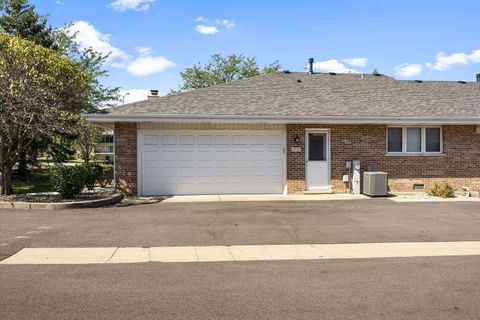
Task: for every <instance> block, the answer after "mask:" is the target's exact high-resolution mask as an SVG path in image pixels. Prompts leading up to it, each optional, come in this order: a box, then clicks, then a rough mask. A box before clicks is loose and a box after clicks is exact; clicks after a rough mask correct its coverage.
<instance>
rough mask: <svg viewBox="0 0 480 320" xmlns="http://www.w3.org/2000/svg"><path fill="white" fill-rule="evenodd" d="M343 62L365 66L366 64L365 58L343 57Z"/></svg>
mask: <svg viewBox="0 0 480 320" xmlns="http://www.w3.org/2000/svg"><path fill="white" fill-rule="evenodd" d="M342 61H343V62H346V63H348V64H349V65H351V66H355V67H365V66H366V65H367V61H368V59H367V58H348V59H343V60H342Z"/></svg>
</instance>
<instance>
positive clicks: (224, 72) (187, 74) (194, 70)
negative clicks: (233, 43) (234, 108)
mask: <svg viewBox="0 0 480 320" xmlns="http://www.w3.org/2000/svg"><path fill="white" fill-rule="evenodd" d="M279 70H280V63H279V62H278V61H274V62H272V63H271V64H269V65H267V66H265V67H263V68H260V67H259V66H258V63H257V61H256V59H255V58H250V57H247V56H244V55H242V54H240V55H236V54H232V55H229V56H226V57H224V56H222V55H221V54H214V55H212V56H211V57H210V61H209V62H208V63H207V64H205V65H202V64H200V63H198V64H195V65H193V66H192V67H189V68H187V69H185V70H184V71H182V72H180V76H181V77H182V80H183V84H182V85H181V86H180V87H179V88H178V89H177V90H171V91H170V94H175V93H178V92H184V91H191V90H195V89H200V88H206V87H210V86H213V85H216V84H220V83H226V82H231V81H234V80H241V79H245V78H250V77H255V76H258V75H261V74H266V73H271V72H277V71H279Z"/></svg>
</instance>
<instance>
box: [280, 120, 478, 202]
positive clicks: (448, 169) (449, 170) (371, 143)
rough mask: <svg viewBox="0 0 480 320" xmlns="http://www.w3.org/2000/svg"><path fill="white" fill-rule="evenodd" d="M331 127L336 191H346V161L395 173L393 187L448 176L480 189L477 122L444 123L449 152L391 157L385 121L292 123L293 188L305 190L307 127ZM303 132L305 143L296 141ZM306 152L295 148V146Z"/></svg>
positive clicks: (289, 156)
mask: <svg viewBox="0 0 480 320" xmlns="http://www.w3.org/2000/svg"><path fill="white" fill-rule="evenodd" d="M306 128H325V129H330V139H331V158H330V161H331V184H332V189H333V192H336V193H341V192H344V184H343V182H342V175H343V174H344V171H345V162H346V161H348V160H353V159H355V160H360V161H361V167H362V171H363V170H364V169H366V168H367V167H371V169H372V170H374V171H386V172H388V174H389V188H390V191H412V190H413V184H414V183H423V184H425V186H426V187H429V186H431V185H432V184H434V183H436V182H442V181H447V182H449V183H451V184H452V185H453V186H454V187H455V188H456V189H457V190H461V188H462V187H463V186H468V187H470V189H471V190H480V134H478V133H476V132H475V126H443V151H444V154H443V155H440V156H387V155H386V152H385V150H386V126H384V125H297V124H295V125H287V181H288V192H289V193H292V194H298V193H303V191H304V190H305V153H304V152H305V129H306ZM296 135H298V136H299V138H300V142H299V143H298V145H296V144H294V142H293V139H294V137H295V136H296ZM293 146H297V147H301V150H302V152H299V153H292V152H291V147H293Z"/></svg>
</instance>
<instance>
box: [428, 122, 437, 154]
mask: <svg viewBox="0 0 480 320" xmlns="http://www.w3.org/2000/svg"><path fill="white" fill-rule="evenodd" d="M425 132H426V133H425V134H426V141H425V142H426V143H425V151H426V152H440V128H426V129H425Z"/></svg>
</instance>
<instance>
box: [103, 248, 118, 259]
mask: <svg viewBox="0 0 480 320" xmlns="http://www.w3.org/2000/svg"><path fill="white" fill-rule="evenodd" d="M118 249H119V247H116V248H115V251H113V253H112V255H111V256H110V258H108V260H107V261H105V263H108V261H110V260H112V258H113V256H115V253H117V251H118Z"/></svg>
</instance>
